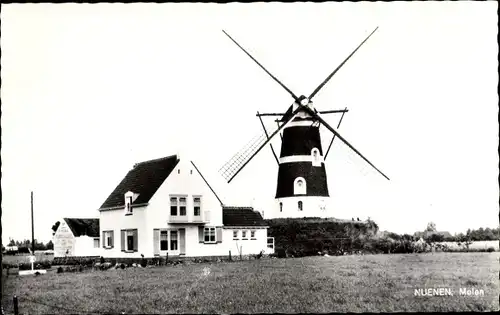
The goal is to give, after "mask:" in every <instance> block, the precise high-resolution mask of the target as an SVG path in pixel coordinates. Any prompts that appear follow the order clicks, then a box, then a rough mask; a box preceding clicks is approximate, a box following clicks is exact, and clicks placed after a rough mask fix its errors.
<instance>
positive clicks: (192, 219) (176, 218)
mask: <svg viewBox="0 0 500 315" xmlns="http://www.w3.org/2000/svg"><path fill="white" fill-rule="evenodd" d="M209 215H210V214H209V212H208V211H205V212H204V213H203V212H202V213H200V215H169V217H168V223H181V224H186V223H187V224H189V223H191V224H205V223H208V222H209V221H210V218H209Z"/></svg>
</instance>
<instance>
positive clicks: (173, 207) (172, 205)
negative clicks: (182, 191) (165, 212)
mask: <svg viewBox="0 0 500 315" xmlns="http://www.w3.org/2000/svg"><path fill="white" fill-rule="evenodd" d="M170 215H177V197H170Z"/></svg>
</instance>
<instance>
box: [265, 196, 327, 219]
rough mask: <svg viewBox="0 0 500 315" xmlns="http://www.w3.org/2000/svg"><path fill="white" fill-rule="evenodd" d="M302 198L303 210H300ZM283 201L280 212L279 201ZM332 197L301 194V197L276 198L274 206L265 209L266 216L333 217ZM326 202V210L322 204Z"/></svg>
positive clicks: (268, 217)
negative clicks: (299, 202) (299, 204)
mask: <svg viewBox="0 0 500 315" xmlns="http://www.w3.org/2000/svg"><path fill="white" fill-rule="evenodd" d="M299 200H301V201H302V204H303V208H302V209H303V210H302V211H299V210H298V201H299ZM280 202H282V203H283V212H280V206H279V203H280ZM330 202H331V199H330V198H329V197H315V196H307V197H304V196H301V197H286V198H279V199H275V202H274V205H273V207H271V208H269V209H265V212H264V218H266V219H274V218H303V217H320V218H329V217H333V209H332V207H331V203H330ZM322 203H324V205H325V210H321V207H320V206H321V204H322Z"/></svg>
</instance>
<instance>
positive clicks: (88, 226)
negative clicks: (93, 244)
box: [64, 218, 99, 237]
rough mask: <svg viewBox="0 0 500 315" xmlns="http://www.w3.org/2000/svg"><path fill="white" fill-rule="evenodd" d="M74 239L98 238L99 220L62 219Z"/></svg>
mask: <svg viewBox="0 0 500 315" xmlns="http://www.w3.org/2000/svg"><path fill="white" fill-rule="evenodd" d="M64 221H66V223H67V224H68V226H69V228H70V229H71V232H73V235H74V236H75V237H78V236H82V235H87V236H90V237H99V219H76V218H64Z"/></svg>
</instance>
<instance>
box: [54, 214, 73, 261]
mask: <svg viewBox="0 0 500 315" xmlns="http://www.w3.org/2000/svg"><path fill="white" fill-rule="evenodd" d="M59 222H60V224H59V227H58V228H57V231H56V233H55V234H54V236H53V239H52V242H53V243H54V257H64V256H74V251H75V237H74V235H73V232H71V229H70V228H69V226H68V224H67V223H66V221H65V220H63V219H61V220H60V221H59ZM66 253H68V254H66Z"/></svg>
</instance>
